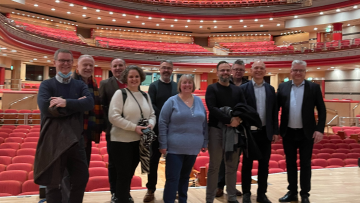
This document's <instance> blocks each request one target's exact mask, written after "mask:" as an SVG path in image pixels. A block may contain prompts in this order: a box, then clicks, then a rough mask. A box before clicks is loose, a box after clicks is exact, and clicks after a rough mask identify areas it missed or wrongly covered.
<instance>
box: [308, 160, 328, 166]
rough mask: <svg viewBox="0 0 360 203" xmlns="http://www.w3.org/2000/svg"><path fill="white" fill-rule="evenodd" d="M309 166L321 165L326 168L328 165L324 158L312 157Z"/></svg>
mask: <svg viewBox="0 0 360 203" xmlns="http://www.w3.org/2000/svg"><path fill="white" fill-rule="evenodd" d="M311 166H321V167H323V168H326V167H327V166H328V163H327V162H326V160H325V159H313V160H311Z"/></svg>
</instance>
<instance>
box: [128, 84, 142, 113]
mask: <svg viewBox="0 0 360 203" xmlns="http://www.w3.org/2000/svg"><path fill="white" fill-rule="evenodd" d="M126 89H127V90H128V91H129V92H130V94H131V96H132V97H133V98H134V99H135V101H136V103H137V104H138V106H139V108H140V112H141V118H144V115H143V112H142V109H141V106H140V104H139V102H138V101H137V100H136V98H135V97H134V95H133V93H132V92H131V91H130V90H129V89H128V88H126Z"/></svg>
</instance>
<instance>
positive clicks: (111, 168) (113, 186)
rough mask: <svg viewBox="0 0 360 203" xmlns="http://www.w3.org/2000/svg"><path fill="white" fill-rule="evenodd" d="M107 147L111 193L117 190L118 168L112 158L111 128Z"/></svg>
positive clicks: (108, 132) (107, 135)
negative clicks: (116, 168)
mask: <svg viewBox="0 0 360 203" xmlns="http://www.w3.org/2000/svg"><path fill="white" fill-rule="evenodd" d="M106 147H107V153H108V155H109V165H108V175H109V183H110V192H111V194H114V193H115V192H116V179H117V177H116V170H115V166H114V164H113V162H112V161H111V160H112V159H111V158H110V157H111V155H110V151H111V150H110V149H111V141H110V130H108V131H107V132H106Z"/></svg>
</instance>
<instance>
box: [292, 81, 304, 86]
mask: <svg viewBox="0 0 360 203" xmlns="http://www.w3.org/2000/svg"><path fill="white" fill-rule="evenodd" d="M291 84H292V85H295V84H294V80H291ZM304 84H305V80H303V81H302V83H301V84H300V85H299V86H298V87H301V86H303V85H304ZM295 86H296V85H295Z"/></svg>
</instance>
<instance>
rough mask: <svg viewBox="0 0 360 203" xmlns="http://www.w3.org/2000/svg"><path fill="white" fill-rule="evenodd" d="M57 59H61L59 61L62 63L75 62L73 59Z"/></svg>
mask: <svg viewBox="0 0 360 203" xmlns="http://www.w3.org/2000/svg"><path fill="white" fill-rule="evenodd" d="M57 61H59V63H62V64H64V63H68V64H71V63H72V62H73V60H64V59H59V60H57Z"/></svg>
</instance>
